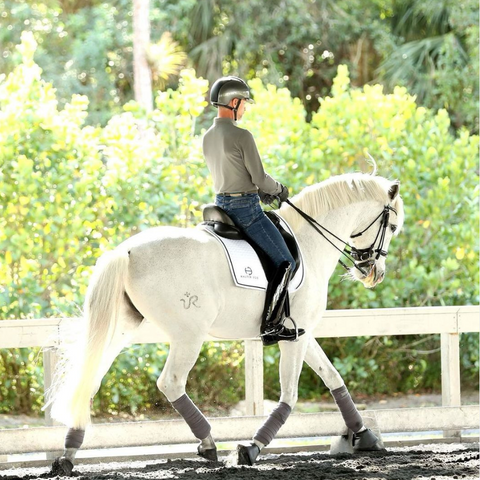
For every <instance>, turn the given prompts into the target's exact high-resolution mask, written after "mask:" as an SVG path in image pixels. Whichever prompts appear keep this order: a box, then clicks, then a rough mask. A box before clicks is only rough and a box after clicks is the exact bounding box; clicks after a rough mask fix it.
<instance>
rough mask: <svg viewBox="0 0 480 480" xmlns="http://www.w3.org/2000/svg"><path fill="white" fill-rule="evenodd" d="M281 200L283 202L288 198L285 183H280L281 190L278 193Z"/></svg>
mask: <svg viewBox="0 0 480 480" xmlns="http://www.w3.org/2000/svg"><path fill="white" fill-rule="evenodd" d="M278 198H280V201H281V202H284V201H285V200H286V199H287V198H288V188H287V187H286V186H285V185H282V191H281V192H280V193H279V194H278Z"/></svg>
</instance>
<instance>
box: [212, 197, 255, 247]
mask: <svg viewBox="0 0 480 480" xmlns="http://www.w3.org/2000/svg"><path fill="white" fill-rule="evenodd" d="M203 221H204V222H205V223H208V224H209V225H213V231H214V232H215V233H216V234H217V235H218V236H219V237H224V238H229V239H230V240H246V238H245V235H244V234H243V233H242V232H241V231H240V229H239V228H238V227H237V226H236V225H235V223H234V222H233V220H232V219H231V218H230V217H229V216H228V213H227V212H226V211H225V210H223V209H222V208H220V207H219V206H217V205H215V204H214V203H209V204H208V205H206V206H205V208H204V209H203Z"/></svg>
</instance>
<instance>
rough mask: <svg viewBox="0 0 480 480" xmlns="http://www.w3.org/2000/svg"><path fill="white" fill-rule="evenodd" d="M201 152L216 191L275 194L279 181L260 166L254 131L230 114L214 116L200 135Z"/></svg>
mask: <svg viewBox="0 0 480 480" xmlns="http://www.w3.org/2000/svg"><path fill="white" fill-rule="evenodd" d="M203 154H204V156H205V160H206V162H207V166H208V169H209V170H210V173H211V174H212V177H213V185H214V189H215V193H256V192H257V190H258V189H260V190H262V191H264V192H265V193H269V194H270V195H278V194H279V193H280V192H281V190H282V187H281V184H280V183H278V182H276V181H275V180H274V179H273V178H272V177H271V176H270V175H268V174H267V173H266V172H265V170H264V169H263V164H262V159H261V158H260V155H259V153H258V149H257V145H256V144H255V140H254V139H253V135H252V134H251V133H250V132H249V131H248V130H245V129H243V128H239V127H238V126H237V124H236V122H234V121H233V120H231V119H229V118H215V120H214V123H213V125H212V126H211V127H210V128H209V130H208V131H207V132H206V133H205V136H204V137H203Z"/></svg>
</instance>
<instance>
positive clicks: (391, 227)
mask: <svg viewBox="0 0 480 480" xmlns="http://www.w3.org/2000/svg"><path fill="white" fill-rule="evenodd" d="M390 230H391V231H392V233H395V232H396V231H397V226H396V225H390Z"/></svg>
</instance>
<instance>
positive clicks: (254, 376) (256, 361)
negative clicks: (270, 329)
mask: <svg viewBox="0 0 480 480" xmlns="http://www.w3.org/2000/svg"><path fill="white" fill-rule="evenodd" d="M244 345H245V403H246V414H247V415H263V344H262V341H261V340H245V342H244Z"/></svg>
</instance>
